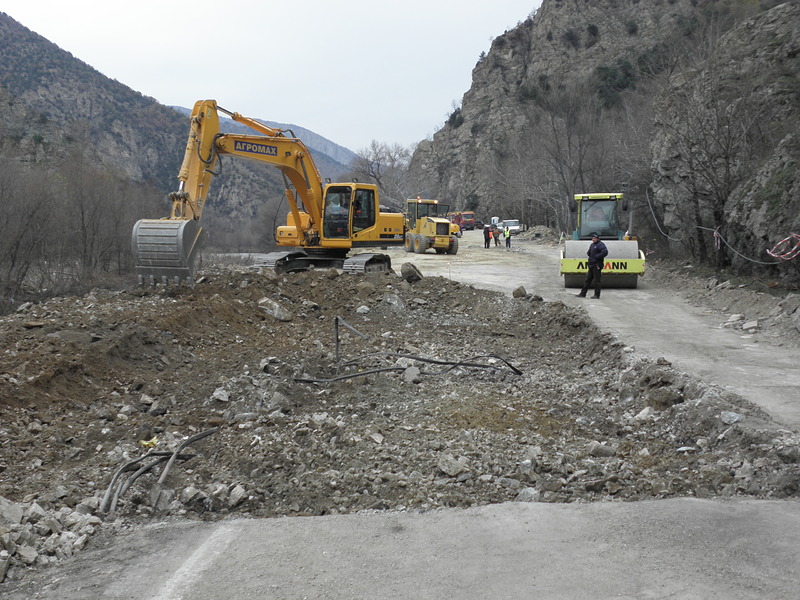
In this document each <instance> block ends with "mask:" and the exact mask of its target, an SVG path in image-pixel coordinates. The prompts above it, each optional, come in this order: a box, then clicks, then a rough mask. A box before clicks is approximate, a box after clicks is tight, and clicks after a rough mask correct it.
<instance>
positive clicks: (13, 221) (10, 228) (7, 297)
mask: <svg viewBox="0 0 800 600" xmlns="http://www.w3.org/2000/svg"><path fill="white" fill-rule="evenodd" d="M13 160H14V158H13V157H8V156H7V157H5V158H4V159H3V161H4V162H5V163H6V164H8V163H9V162H10V161H13ZM51 202H52V195H51V193H50V191H49V189H48V186H47V180H46V178H45V176H44V173H43V172H42V171H41V170H40V169H38V168H36V169H34V171H32V172H31V171H27V170H23V169H22V168H20V169H3V170H2V171H0V206H2V210H1V211H0V296H2V299H0V309H3V310H7V309H8V308H10V307H11V305H12V304H13V302H14V301H15V300H17V299H18V297H19V296H20V293H21V292H22V290H23V287H24V286H25V285H26V282H27V281H28V280H29V278H30V275H31V273H32V272H33V271H35V270H36V268H37V266H39V265H41V261H42V246H43V243H44V241H45V239H46V238H47V237H48V236H50V235H52V234H54V233H55V232H54V231H53V230H52V229H51V227H50V225H51V222H52V221H51V217H52V212H51V210H50V208H51Z"/></svg>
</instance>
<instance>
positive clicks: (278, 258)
mask: <svg viewBox="0 0 800 600" xmlns="http://www.w3.org/2000/svg"><path fill="white" fill-rule="evenodd" d="M220 112H222V113H225V114H227V115H229V116H230V117H231V118H232V119H233V120H234V121H237V122H239V123H243V124H244V125H247V126H248V127H250V128H251V129H253V131H254V133H255V134H256V135H243V134H238V133H237V134H233V133H222V132H221V130H220V125H219V113H220ZM285 133H286V132H284V131H283V130H280V129H272V128H271V127H268V126H266V125H264V124H263V123H260V122H259V121H256V120H255V119H250V118H248V117H243V116H242V115H240V114H239V113H232V112H230V111H227V110H225V109H224V108H222V107H220V106H218V105H217V102H216V100H200V101H198V102H197V103H196V104H195V105H194V109H193V110H192V115H191V118H190V129H189V139H188V141H187V143H186V151H185V153H184V157H183V164H182V165H181V169H180V171H179V173H178V181H179V185H178V190H177V191H175V192H172V193H171V194H170V195H169V198H170V200H171V201H172V211H171V214H170V216H168V217H165V218H163V219H143V220H141V221H138V222H137V223H136V224H135V225H134V227H133V238H132V243H133V254H134V258H135V264H136V270H137V272H138V274H139V279H140V281H141V282H145V281H147V282H149V283H155V282H156V281H158V282H160V283H164V284H165V285H166V284H167V283H168V282H172V281H174V282H175V283H178V284H179V283H180V282H181V281H183V280H189V282H191V281H192V280H193V278H194V272H195V268H196V264H195V263H196V260H197V256H198V249H199V247H200V241H201V238H202V234H203V229H202V227H200V224H199V222H200V218H201V217H202V214H203V207H204V206H205V203H206V200H207V199H208V194H209V189H210V187H211V180H212V178H213V176H214V175H215V174H216V173H215V172H214V167H215V165H216V164H217V162H218V161H219V159H220V157H221V156H222V155H229V156H231V157H235V158H242V159H249V160H255V161H259V162H263V163H266V164H268V165H271V166H273V167H275V168H277V169H280V171H281V172H282V173H283V175H284V181H285V182H286V192H285V193H286V199H287V200H288V202H289V213H288V215H287V217H286V225H283V226H280V227H278V229H277V234H276V242H277V245H278V246H282V247H285V248H290V250H284V251H277V252H272V253H270V254H267V257H266V260H265V262H264V264H263V265H261V266H265V267H268V268H272V269H274V270H275V271H277V272H287V271H297V270H304V269H306V268H308V267H309V266H310V265H314V266H321V267H336V268H342V269H344V270H345V271H349V272H366V271H386V270H389V269H391V260H390V259H389V257H388V256H387V255H385V254H372V253H362V254H356V255H354V256H348V254H349V252H350V251H351V250H352V249H355V248H369V247H386V246H391V245H395V246H399V245H402V244H403V243H404V241H403V240H404V236H403V233H404V221H403V215H402V214H400V213H383V212H381V210H380V200H379V198H378V188H377V187H376V186H374V185H369V184H363V183H357V182H350V183H326V182H324V181H323V179H322V177H321V176H320V174H319V170H318V169H317V167H316V165H315V164H314V160H313V159H312V158H311V153H310V152H309V151H308V148H306V146H305V145H304V144H303V142H301V141H300V140H299V139H297V138H295V137H293V135H292V137H289V136H287V135H286V134H285ZM288 133H291V132H290V131H289V132H288Z"/></svg>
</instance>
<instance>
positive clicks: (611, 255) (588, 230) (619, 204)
mask: <svg viewBox="0 0 800 600" xmlns="http://www.w3.org/2000/svg"><path fill="white" fill-rule="evenodd" d="M574 200H575V202H574V203H573V204H572V206H571V207H570V210H571V211H572V212H574V213H575V215H576V227H575V230H574V231H573V232H572V239H571V240H565V241H564V242H563V243H562V245H561V274H562V275H563V276H564V287H568V288H579V287H582V286H583V282H584V280H585V279H586V273H587V271H588V270H589V267H588V263H587V259H588V257H587V256H586V251H587V250H588V249H589V246H590V245H591V239H592V233H596V234H598V236H599V237H600V239H601V240H603V242H604V243H605V245H606V247H607V248H608V256H606V259H605V263H604V264H603V287H610V288H635V287H636V286H637V285H638V282H639V277H641V276H642V275H644V270H645V259H644V251H642V250H640V249H639V242H638V241H637V239H636V238H635V237H633V236H631V235H630V234H629V233H628V232H624V231H622V230H620V228H619V211H620V209H622V210H623V211H626V210H627V209H628V207H627V204H626V203H627V201H624V200H623V194H575V196H574Z"/></svg>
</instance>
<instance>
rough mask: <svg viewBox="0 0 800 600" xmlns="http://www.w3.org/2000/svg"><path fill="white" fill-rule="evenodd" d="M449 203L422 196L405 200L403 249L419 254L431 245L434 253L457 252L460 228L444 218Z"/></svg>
mask: <svg viewBox="0 0 800 600" xmlns="http://www.w3.org/2000/svg"><path fill="white" fill-rule="evenodd" d="M449 209H450V206H448V205H447V204H441V203H440V202H439V201H438V200H429V199H423V198H417V199H411V200H407V201H406V212H405V214H404V217H405V227H406V232H405V248H406V252H415V253H417V254H423V253H424V252H425V251H426V250H427V249H428V248H433V249H434V250H435V251H436V253H437V254H457V253H458V235H459V233H460V231H461V230H460V228H459V226H458V225H456V224H455V223H452V222H451V221H450V220H448V219H446V218H445V215H446V214H447V211H448V210H449Z"/></svg>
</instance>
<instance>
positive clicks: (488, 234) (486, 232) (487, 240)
mask: <svg viewBox="0 0 800 600" xmlns="http://www.w3.org/2000/svg"><path fill="white" fill-rule="evenodd" d="M491 241H492V230H491V229H490V228H489V226H488V225H484V226H483V247H484V248H488V247H489V246H490V244H491Z"/></svg>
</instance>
